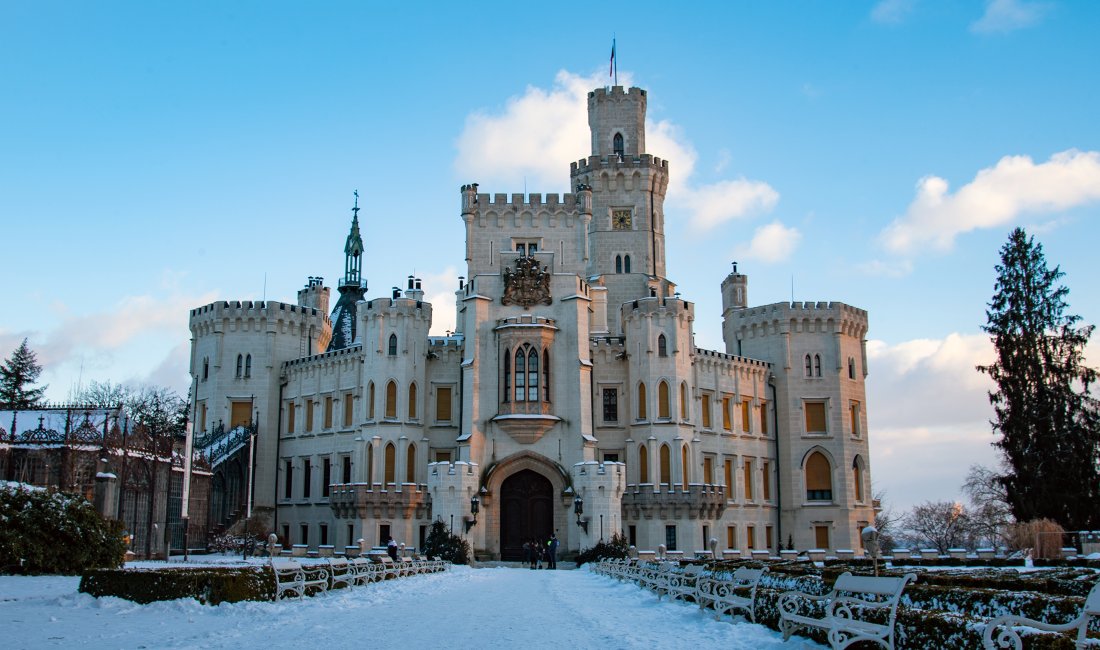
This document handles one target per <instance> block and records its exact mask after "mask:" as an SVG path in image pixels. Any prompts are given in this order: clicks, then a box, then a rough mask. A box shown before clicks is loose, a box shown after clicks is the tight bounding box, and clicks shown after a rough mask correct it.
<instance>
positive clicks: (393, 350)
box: [388, 334, 397, 357]
mask: <svg viewBox="0 0 1100 650" xmlns="http://www.w3.org/2000/svg"><path fill="white" fill-rule="evenodd" d="M388 354H389V355H390V356H391V357H396V356H397V335H396V334H390V345H389V351H388Z"/></svg>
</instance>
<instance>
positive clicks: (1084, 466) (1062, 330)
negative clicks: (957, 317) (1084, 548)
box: [978, 228, 1100, 530]
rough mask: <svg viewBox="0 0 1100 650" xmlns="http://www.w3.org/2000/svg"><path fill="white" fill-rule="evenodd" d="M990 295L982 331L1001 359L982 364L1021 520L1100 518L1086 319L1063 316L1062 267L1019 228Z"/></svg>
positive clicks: (1099, 441)
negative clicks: (990, 387)
mask: <svg viewBox="0 0 1100 650" xmlns="http://www.w3.org/2000/svg"><path fill="white" fill-rule="evenodd" d="M996 270H997V282H996V285H995V287H994V295H993V299H992V300H991V301H990V303H989V309H988V310H987V311H986V319H987V322H986V325H985V326H984V327H983V328H982V329H983V330H985V331H986V332H987V333H989V334H990V335H991V336H992V339H993V345H994V347H995V348H996V353H997V358H996V361H994V362H993V363H992V364H990V365H988V366H979V367H978V370H980V371H981V372H984V373H987V374H988V375H989V376H990V377H991V378H992V379H993V381H994V382H995V383H996V385H997V390H996V391H993V392H990V393H989V401H990V403H991V404H992V405H993V411H994V415H995V418H994V420H993V421H992V422H991V424H992V425H993V430H994V433H999V434H1000V435H1001V438H1000V440H998V441H996V442H994V443H993V444H994V446H996V447H997V448H999V449H1000V450H1001V453H1002V454H1003V457H1004V461H1005V466H1006V471H1005V473H1004V474H1003V475H1002V476H1000V480H1001V482H1002V484H1003V485H1004V488H1005V493H1006V496H1007V498H1008V503H1009V505H1010V507H1011V509H1012V514H1013V515H1014V516H1015V518H1016V519H1017V520H1018V521H1031V520H1035V519H1041V518H1049V519H1053V520H1054V521H1056V522H1058V523H1059V524H1061V525H1062V526H1063V527H1065V528H1066V529H1067V530H1081V529H1086V528H1090V527H1096V526H1097V525H1100V513H1098V511H1097V508H1096V503H1097V502H1098V499H1100V472H1098V469H1097V460H1098V454H1100V449H1098V445H1100V426H1098V425H1100V417H1098V409H1097V402H1096V400H1095V399H1093V398H1092V397H1091V395H1090V394H1089V386H1090V384H1091V383H1092V382H1094V381H1095V380H1096V371H1095V370H1093V369H1092V368H1089V367H1088V366H1086V365H1085V364H1084V348H1085V345H1086V344H1087V343H1088V340H1089V337H1090V336H1091V335H1092V329H1093V328H1092V326H1091V325H1081V326H1079V325H1078V323H1079V322H1080V320H1081V319H1080V317H1079V316H1075V315H1070V314H1067V313H1066V309H1067V307H1068V304H1067V303H1066V297H1067V295H1068V294H1069V289H1067V288H1066V287H1065V286H1063V285H1061V284H1060V283H1059V280H1061V278H1062V277H1063V275H1064V274H1063V273H1062V271H1061V270H1060V269H1059V268H1058V267H1057V266H1055V267H1054V268H1053V269H1049V268H1047V263H1046V258H1045V257H1044V256H1043V248H1042V245H1040V244H1038V243H1036V242H1035V241H1034V239H1033V238H1032V237H1029V236H1028V235H1027V233H1026V232H1024V230H1023V229H1022V228H1017V229H1015V230H1014V231H1012V234H1011V235H1009V238H1008V243H1006V244H1005V245H1004V246H1003V247H1002V248H1001V263H1000V264H999V265H997V267H996Z"/></svg>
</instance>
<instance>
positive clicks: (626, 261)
mask: <svg viewBox="0 0 1100 650" xmlns="http://www.w3.org/2000/svg"><path fill="white" fill-rule="evenodd" d="M623 273H630V256H629V255H624V256H623Z"/></svg>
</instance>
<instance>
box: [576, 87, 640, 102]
mask: <svg viewBox="0 0 1100 650" xmlns="http://www.w3.org/2000/svg"><path fill="white" fill-rule="evenodd" d="M588 97H589V98H590V99H604V98H611V99H615V98H616V97H620V98H626V97H636V98H638V99H645V97H646V91H645V90H643V89H641V88H639V87H637V86H631V87H630V88H624V87H623V86H610V87H608V86H604V87H602V88H597V89H595V90H593V91H591V92H589V93H588Z"/></svg>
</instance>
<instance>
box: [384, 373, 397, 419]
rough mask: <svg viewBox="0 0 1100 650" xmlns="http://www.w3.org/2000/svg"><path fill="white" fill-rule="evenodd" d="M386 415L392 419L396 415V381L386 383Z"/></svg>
mask: <svg viewBox="0 0 1100 650" xmlns="http://www.w3.org/2000/svg"><path fill="white" fill-rule="evenodd" d="M386 417H387V418H390V419H393V418H396V417H397V382H396V381H391V382H390V383H388V384H386Z"/></svg>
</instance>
